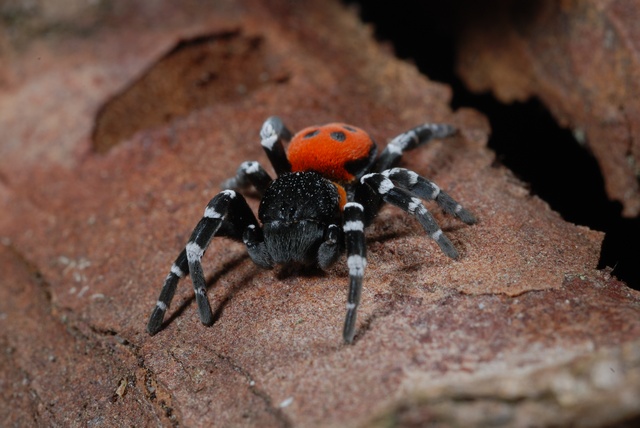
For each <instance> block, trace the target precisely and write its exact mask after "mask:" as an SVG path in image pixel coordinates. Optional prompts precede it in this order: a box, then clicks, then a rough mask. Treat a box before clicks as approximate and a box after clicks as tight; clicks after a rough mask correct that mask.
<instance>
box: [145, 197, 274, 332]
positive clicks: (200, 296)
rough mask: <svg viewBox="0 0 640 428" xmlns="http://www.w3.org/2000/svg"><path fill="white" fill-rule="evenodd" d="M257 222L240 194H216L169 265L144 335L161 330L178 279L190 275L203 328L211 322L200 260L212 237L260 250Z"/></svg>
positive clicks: (211, 315)
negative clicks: (223, 237)
mask: <svg viewBox="0 0 640 428" xmlns="http://www.w3.org/2000/svg"><path fill="white" fill-rule="evenodd" d="M255 228H258V221H257V219H256V217H255V215H254V214H253V212H252V211H251V208H249V205H247V201H246V200H245V199H244V197H243V196H242V195H240V194H239V193H236V192H234V191H233V190H225V191H222V192H220V193H219V194H217V195H216V196H215V197H214V198H213V199H211V201H210V202H209V204H207V207H206V209H205V211H204V216H203V217H202V219H201V220H200V221H199V222H198V224H197V225H196V227H195V229H194V230H193V232H192V233H191V237H190V238H189V241H188V242H187V245H186V246H185V248H184V249H183V250H182V251H181V252H180V255H179V256H178V258H177V259H176V261H175V262H174V263H173V265H172V266H171V270H170V272H169V274H168V275H167V277H166V279H165V281H164V285H163V286H162V291H161V292H160V297H159V298H158V301H157V303H156V306H155V308H154V309H153V312H152V313H151V316H150V317H149V322H148V323H147V332H148V333H149V334H151V335H154V334H156V333H157V332H158V331H160V330H161V328H162V321H163V319H164V315H165V313H166V312H167V310H168V309H169V306H170V305H171V300H172V299H173V296H174V294H175V292H176V286H177V285H178V282H179V281H180V278H182V277H183V276H185V275H186V274H187V273H189V274H190V276H191V280H192V282H193V288H194V292H195V296H196V302H197V305H198V313H199V315H200V321H201V322H202V323H203V324H205V325H211V324H212V323H213V314H212V313H211V306H210V304H209V300H208V299H207V295H206V282H205V277H204V273H203V270H202V264H201V259H202V256H203V255H204V252H205V251H206V249H207V247H208V246H209V243H210V242H211V240H212V239H213V237H214V236H226V237H229V238H232V239H234V240H237V241H244V242H245V244H246V245H247V248H249V247H250V246H252V247H254V248H258V249H259V248H260V247H261V243H259V242H255V240H257V239H260V237H261V234H256V232H255V231H254V230H255Z"/></svg>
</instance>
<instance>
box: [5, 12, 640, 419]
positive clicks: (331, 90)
mask: <svg viewBox="0 0 640 428" xmlns="http://www.w3.org/2000/svg"><path fill="white" fill-rule="evenodd" d="M107 6H108V7H107ZM95 7H96V8H97V9H88V11H87V10H85V9H81V10H80V11H78V12H77V13H78V14H79V16H76V17H71V18H56V19H62V24H60V23H59V22H58V24H57V25H56V26H53V27H51V28H49V31H48V32H45V35H44V36H41V35H39V34H41V33H36V35H31V34H30V33H29V32H27V31H26V30H23V32H20V28H30V27H29V26H24V27H18V28H14V27H10V29H11V31H13V32H14V33H11V31H9V30H6V31H7V34H9V33H11V35H12V37H10V38H9V39H8V41H7V42H5V44H6V45H3V46H4V47H3V50H2V55H3V59H4V58H11V61H5V60H2V61H0V64H2V65H0V76H3V79H2V83H1V86H0V91H1V93H0V120H1V128H2V129H3V137H2V144H1V146H0V153H1V154H2V157H1V158H0V198H1V199H2V203H3V206H4V207H6V208H5V210H4V212H5V215H3V216H2V217H0V236H1V237H2V244H3V245H2V247H0V269H2V272H3V276H2V278H1V279H0V281H1V282H0V284H1V286H0V323H1V326H2V328H0V344H1V345H2V350H3V352H2V353H1V355H0V359H1V363H0V372H1V373H0V374H1V376H0V379H1V380H0V382H2V388H0V391H2V392H1V394H2V397H3V400H2V402H1V403H2V404H0V420H1V421H2V425H6V426H12V425H14V426H18V425H20V426H24V425H44V426H51V425H62V426H72V425H82V426H86V425H98V426H99V425H103V426H112V425H115V424H119V425H123V426H126V425H134V426H149V425H163V426H212V425H216V426H368V425H369V424H370V423H377V424H379V425H385V426H386V425H390V424H398V425H412V424H414V425H415V424H423V423H426V422H442V423H444V424H455V423H461V424H464V425H484V424H486V423H487V421H489V422H494V423H497V424H507V425H520V424H527V423H530V422H532V421H535V422H540V423H541V424H548V425H551V424H555V423H557V422H558V421H560V422H562V423H567V424H580V423H581V422H584V421H586V422H589V423H592V424H594V425H602V424H606V423H614V422H619V421H622V420H624V419H627V418H631V417H638V415H639V414H638V409H637V407H635V406H634V404H635V403H637V402H638V401H639V400H640V378H639V375H638V370H639V367H640V357H639V356H638V354H639V352H638V347H639V346H640V317H639V316H638V315H639V314H640V295H639V294H638V293H637V292H634V291H633V290H630V289H628V288H627V287H626V286H625V285H624V284H621V283H619V282H617V281H616V280H614V279H612V278H610V277H608V275H607V274H606V273H605V272H598V271H596V270H595V266H596V264H597V261H598V254H599V247H600V243H601V240H602V235H601V234H600V233H598V232H595V231H591V230H588V229H586V228H582V227H576V226H574V225H571V224H568V223H566V222H564V221H563V220H562V219H561V218H560V216H559V215H557V214H556V213H554V212H553V211H551V210H550V209H549V208H548V206H547V205H546V204H545V203H544V202H543V201H541V200H539V199H538V198H535V197H531V196H530V195H529V194H528V192H527V191H526V189H525V188H524V187H523V186H522V185H521V183H519V182H518V181H517V180H516V179H514V178H513V177H512V176H511V175H510V174H509V171H507V170H505V169H504V168H501V167H498V166H495V165H494V159H493V154H492V153H491V152H490V151H488V150H487V149H486V140H487V136H488V133H489V129H488V126H487V123H486V120H485V119H484V118H483V117H482V116H480V115H479V114H477V113H476V112H474V111H471V110H465V109H463V110H460V111H457V112H451V111H450V110H449V108H448V107H447V103H448V100H449V98H450V93H449V89H448V88H447V87H444V86H443V85H439V84H434V83H431V82H429V81H427V80H426V79H425V78H424V77H423V76H420V75H419V73H418V72H417V71H416V70H415V68H414V67H412V66H410V65H408V64H404V63H401V62H399V61H397V60H395V59H394V58H393V57H392V56H391V55H389V54H388V53H386V52H385V51H384V50H381V49H380V48H379V47H378V46H376V45H375V43H374V42H373V41H372V39H371V37H370V32H369V31H368V30H367V29H366V28H365V27H363V26H362V25H361V24H359V23H358V21H357V19H356V17H355V15H354V14H352V13H350V12H348V11H347V10H345V9H343V8H342V7H341V6H340V5H338V4H336V3H333V2H324V1H322V2H321V1H315V2H305V3H304V4H298V3H295V4H291V3H289V2H284V1H283V2H270V5H269V7H268V8H267V7H265V6H264V5H263V3H262V2H258V1H255V2H253V1H250V0H245V1H240V2H231V1H229V2H219V3H218V4H217V6H216V8H215V9H211V6H207V7H206V8H205V7H204V6H203V5H201V4H200V2H192V3H191V2H183V3H181V7H180V8H179V9H176V7H175V6H172V5H171V4H168V3H164V2H154V3H153V4H152V5H151V3H147V2H141V3H140V4H133V5H132V4H131V2H124V1H123V2H104V3H99V4H98V5H97V6H95ZM86 16H88V17H90V18H91V19H89V18H86V19H84V20H83V19H80V17H86ZM33 19H36V18H33ZM41 19H45V18H41ZM65 19H66V21H65ZM30 22H34V21H30ZM45 22H47V21H46V19H45ZM71 22H73V23H74V24H75V25H80V24H77V23H83V22H85V23H86V22H89V23H88V24H85V25H86V27H82V28H81V29H82V31H80V29H77V28H76V27H72V26H71V24H70V23H71ZM160 22H161V23H162V25H160V24H159V23H160ZM65 23H66V24H65ZM154 23H156V24H155V25H152V24H154ZM33 25H35V24H33ZM38 25H45V24H42V23H40V24H38ZM87 33H88V34H89V37H87ZM221 35H223V36H221ZM185 40H186V41H187V42H185ZM194 40H195V41H197V42H196V43H194ZM251 40H254V41H255V40H259V42H257V43H255V42H250V41H251ZM247 41H249V42H247ZM194 46H195V47H196V48H202V49H201V50H200V52H199V55H200V57H201V59H200V60H199V61H195V63H196V64H195V65H194V66H196V65H200V66H202V67H203V68H202V69H201V71H202V73H199V74H198V73H191V72H188V73H186V72H185V73H182V74H181V73H179V71H180V70H183V71H192V68H191V67H190V66H189V65H190V64H193V62H194V60H195V59H197V58H198V54H196V55H195V56H194V55H193V53H194V52H193V51H184V49H183V48H188V49H191V48H193V47H194ZM97 47H99V53H98V48H97ZM211 58H215V59H216V61H213V62H208V60H210V59H211ZM226 61H230V63H226ZM230 64H232V65H233V66H232V67H231V66H230ZM231 69H232V70H233V72H234V73H236V74H235V77H226V76H221V77H219V78H218V77H216V76H217V75H219V74H220V73H223V72H226V71H225V70H231ZM256 70H258V72H257V73H256ZM157 73H159V76H160V78H158V75H157ZM163 73H166V75H167V76H171V80H172V85H173V87H172V88H168V86H172V85H168V84H167V85H166V86H164V87H163V88H162V90H158V89H157V85H158V82H160V83H162V82H163V79H162V78H161V77H162V75H163ZM255 76H257V80H255ZM245 78H246V79H248V80H243V79H245ZM149 82H152V83H153V82H155V83H153V84H149ZM180 85H183V86H182V88H183V91H180V90H178V89H176V88H179V87H180ZM203 85H204V86H208V85H213V87H212V88H207V90H208V91H210V92H208V93H209V94H211V98H212V99H209V100H205V101H203V100H202V99H201V98H199V96H200V95H201V91H203V90H204V89H203ZM216 85H220V87H217V86H216ZM229 85H233V88H234V89H235V92H234V91H232V90H230V88H229ZM150 88H151V89H150ZM153 88H156V89H153ZM191 95H192V96H191ZM159 110H161V111H162V112H164V113H165V114H164V115H159V114H158V111H159ZM272 114H278V115H280V116H281V117H283V118H285V120H286V121H287V123H288V124H289V125H290V127H291V128H292V129H299V128H301V127H303V126H307V125H310V124H313V123H323V122H326V121H330V120H342V121H345V122H351V123H353V124H354V125H357V126H360V127H362V128H364V129H367V130H369V131H370V132H371V134H372V135H373V137H374V138H375V139H376V140H377V141H379V142H380V144H381V145H383V144H384V143H385V142H386V141H387V139H388V138H390V137H392V136H394V135H395V134H397V133H398V132H401V131H403V130H405V129H407V128H409V127H411V126H413V125H415V124H417V123H421V122H423V121H440V122H451V123H454V124H455V125H457V126H458V127H459V128H460V129H461V132H460V135H459V136H458V137H456V138H453V139H450V140H448V141H446V142H445V141H438V142H434V143H433V144H431V145H429V146H428V147H425V148H423V149H421V150H419V151H416V152H414V153H412V155H411V156H409V157H408V159H407V162H405V165H406V166H408V167H410V168H412V169H415V170H416V171H418V172H419V173H421V174H423V175H425V176H428V177H430V178H432V179H433V180H434V181H436V182H437V183H439V184H440V185H441V187H442V188H444V189H446V190H447V191H449V192H450V193H451V194H452V195H454V196H455V197H456V198H457V199H459V200H460V201H461V202H463V203H464V204H465V205H466V206H468V207H469V208H470V209H471V210H473V211H474V213H475V214H476V215H477V216H478V217H479V219H480V223H479V224H477V225H475V226H472V227H469V226H465V225H462V224H460V223H459V222H457V221H455V220H452V219H450V218H448V217H446V216H444V215H443V214H442V213H440V212H439V211H438V210H437V208H434V210H433V211H434V214H435V216H436V218H437V219H438V221H439V222H440V223H441V225H442V226H443V228H444V230H445V232H446V233H447V234H448V235H449V236H450V237H451V238H452V240H453V242H454V244H455V245H456V246H457V248H458V249H459V250H460V252H461V255H462V257H461V259H460V260H459V261H452V260H450V259H448V258H446V256H444V255H442V254H441V253H440V252H439V251H438V250H437V246H436V245H435V244H434V243H433V242H432V241H430V240H429V239H428V238H427V237H425V236H424V234H423V232H422V231H421V229H420V226H419V225H418V224H416V222H415V221H413V220H412V219H411V218H408V217H407V216H405V215H404V214H402V213H401V212H399V211H398V210H396V209H393V208H385V209H384V210H383V211H382V212H381V214H380V216H379V218H378V219H377V221H376V222H375V223H374V225H372V227H371V228H370V229H369V230H368V232H367V241H368V245H369V252H368V256H369V264H368V269H367V274H366V280H365V290H364V292H363V304H362V309H361V311H360V318H359V323H358V333H357V337H356V343H355V344H354V345H353V346H344V345H343V344H342V343H341V327H342V321H343V317H344V310H345V309H344V305H345V299H346V285H347V269H346V267H345V266H344V264H345V263H344V260H343V261H342V262H341V263H338V265H336V266H335V267H334V268H333V269H331V270H330V271H329V272H327V273H326V274H318V273H305V272H288V271H286V270H276V271H275V272H269V271H263V270H261V269H259V268H257V267H256V266H254V265H253V264H252V263H251V262H250V260H249V259H248V257H247V256H246V255H245V251H244V249H243V247H242V246H241V245H239V244H230V243H228V242H226V241H224V240H214V242H213V243H212V245H211V247H210V249H209V251H208V253H207V257H206V259H205V268H206V273H207V277H208V279H209V283H210V285H211V287H210V291H209V297H210V299H211V301H212V304H213V306H214V310H215V311H216V316H217V321H216V323H215V324H214V325H213V326H212V327H209V328H207V327H203V326H202V325H201V324H200V323H199V321H198V318H197V313H196V310H195V308H194V305H193V292H192V290H191V287H190V285H189V282H188V281H184V282H183V283H181V285H180V287H179V289H178V292H177V295H176V298H175V300H174V305H173V306H172V308H171V310H170V317H169V320H168V322H167V324H166V328H165V330H163V331H162V332H161V333H159V334H158V335H157V336H154V337H153V338H150V337H149V336H148V335H147V334H146V333H145V331H144V327H145V323H146V319H147V316H148V315H149V313H150V310H151V309H152V307H153V304H154V302H155V299H156V297H157V293H158V292H159V288H160V286H161V283H162V281H163V279H164V276H165V275H166V273H167V271H168V269H169V266H170V263H171V262H172V260H173V259H174V257H175V255H176V254H177V252H178V251H179V249H180V247H181V246H182V245H184V243H185V240H186V239H187V237H188V234H189V232H190V231H191V228H192V227H193V226H194V224H195V223H196V222H197V220H198V219H199V217H200V216H201V215H202V210H203V208H204V206H205V204H206V202H207V201H208V199H209V198H210V197H211V196H213V195H214V194H215V193H216V192H217V191H218V185H219V183H220V182H221V181H222V180H223V179H225V178H227V177H228V176H229V175H231V174H233V173H234V171H235V168H236V166H237V165H238V164H239V163H240V162H241V161H243V160H246V159H259V160H261V161H262V162H266V157H265V156H264V154H263V153H261V148H260V147H259V144H258V137H257V132H258V130H259V128H260V125H261V123H262V121H263V120H264V119H265V118H266V117H267V116H269V115H272ZM109 117H111V119H107V118H109ZM114 118H115V119H114ZM120 121H126V129H127V132H125V133H122V130H121V129H118V128H119V127H118V123H119V122H120ZM131 124H133V125H135V124H139V125H140V126H133V125H131ZM123 126H124V124H123ZM101 127H103V128H101ZM98 135H102V137H99V136H98ZM114 135H116V136H117V137H116V138H111V139H109V138H106V137H104V136H114ZM92 136H93V137H95V139H93V140H92ZM100 141H103V142H104V141H107V143H105V144H101V143H100ZM98 152H101V153H98ZM252 204H253V206H254V207H255V206H257V202H255V201H253V202H252ZM549 406H550V407H549ZM546 408H551V409H552V410H553V412H552V413H551V414H544V415H541V412H542V410H541V409H546ZM585 409H586V410H585ZM488 410H490V411H488ZM587 417H588V419H587ZM487 418H489V420H488V419H487Z"/></svg>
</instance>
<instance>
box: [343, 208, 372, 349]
mask: <svg viewBox="0 0 640 428" xmlns="http://www.w3.org/2000/svg"><path fill="white" fill-rule="evenodd" d="M343 231H344V237H345V243H346V246H347V266H348V267H349V294H348V295H347V316H346V318H345V320H344V330H343V332H342V337H343V338H344V341H345V342H346V343H351V342H353V337H354V335H355V331H356V316H357V311H358V305H359V304H360V295H361V293H362V277H363V276H364V270H365V268H366V266H367V253H366V246H365V240H364V208H363V207H362V205H360V204H358V203H355V202H349V203H347V204H346V205H345V206H344V225H343Z"/></svg>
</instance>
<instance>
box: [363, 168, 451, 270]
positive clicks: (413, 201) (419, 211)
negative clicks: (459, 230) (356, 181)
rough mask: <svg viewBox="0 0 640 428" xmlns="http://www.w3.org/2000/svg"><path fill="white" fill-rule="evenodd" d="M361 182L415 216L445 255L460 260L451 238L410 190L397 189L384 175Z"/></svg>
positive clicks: (390, 202)
mask: <svg viewBox="0 0 640 428" xmlns="http://www.w3.org/2000/svg"><path fill="white" fill-rule="evenodd" d="M360 181H361V182H362V183H364V184H367V185H369V186H371V188H372V189H373V190H375V191H376V192H378V194H380V196H382V199H383V200H384V201H385V202H387V203H389V204H392V205H395V206H397V207H398V208H400V209H402V210H403V211H405V212H407V213H408V214H411V215H412V216H414V217H415V218H416V219H417V220H418V221H419V222H420V224H421V225H422V227H423V228H424V230H425V231H426V232H427V233H428V234H429V236H430V237H431V239H433V240H434V241H436V243H437V244H438V246H439V247H440V249H441V250H442V252H443V253H445V254H446V255H447V256H449V257H451V258H452V259H457V258H458V251H457V250H456V249H455V247H454V246H453V244H452V243H451V241H450V240H449V238H447V237H446V236H445V234H444V233H443V232H442V229H440V226H438V223H436V220H435V219H434V218H433V216H432V215H431V213H430V212H429V211H428V210H427V208H426V207H425V206H424V205H423V204H422V201H421V200H420V199H419V198H417V197H415V196H413V195H412V194H411V193H410V192H409V191H408V190H404V189H402V188H400V187H397V186H396V185H394V184H393V182H392V181H391V180H389V179H388V178H387V177H385V176H384V175H383V174H378V173H372V174H367V175H365V176H363V177H362V178H361V179H360Z"/></svg>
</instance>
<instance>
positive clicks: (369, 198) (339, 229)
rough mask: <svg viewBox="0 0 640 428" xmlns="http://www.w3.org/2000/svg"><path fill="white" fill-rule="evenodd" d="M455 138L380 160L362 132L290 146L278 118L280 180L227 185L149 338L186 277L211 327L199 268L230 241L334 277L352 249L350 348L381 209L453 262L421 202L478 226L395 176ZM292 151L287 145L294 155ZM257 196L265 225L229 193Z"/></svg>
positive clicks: (272, 143)
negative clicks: (371, 227) (401, 216)
mask: <svg viewBox="0 0 640 428" xmlns="http://www.w3.org/2000/svg"><path fill="white" fill-rule="evenodd" d="M455 132H456V130H455V128H454V127H453V126H450V125H445V124H429V123H427V124H423V125H420V126H417V127H415V128H413V129H411V130H409V131H407V132H405V133H403V134H400V135H398V136H397V137H395V138H394V139H393V140H391V141H390V142H389V144H388V145H387V147H386V148H385V149H384V151H383V152H382V154H381V155H380V157H376V154H377V147H376V144H375V143H374V142H373V140H372V139H371V137H369V135H368V134H367V133H365V132H364V131H363V130H361V129H359V128H356V127H354V126H351V125H346V124H342V123H331V124H328V125H324V126H313V127H309V128H306V129H303V130H302V131H300V132H298V133H297V134H296V135H294V136H293V138H292V136H291V135H292V134H291V132H290V131H289V130H288V129H287V128H286V127H285V126H284V124H283V122H282V120H281V119H279V118H278V117H270V118H269V119H267V120H266V121H265V122H264V124H263V126H262V129H261V131H260V137H261V139H262V141H261V144H262V147H263V149H264V150H265V152H266V154H267V157H268V158H269V161H270V162H271V164H272V165H273V168H274V170H275V172H276V174H277V178H276V179H275V180H273V179H272V178H271V177H270V176H269V174H268V173H267V172H266V171H265V170H264V169H263V167H262V166H261V165H260V164H259V163H258V162H255V161H248V162H243V163H242V164H241V165H240V167H239V168H238V171H237V174H236V176H235V177H233V178H230V179H228V180H226V181H225V182H224V183H223V185H222V186H223V188H225V189H227V190H223V191H222V192H220V193H218V194H217V195H216V196H215V197H214V198H213V199H211V201H210V202H209V204H208V205H207V207H206V209H205V211H204V216H203V217H202V219H201V220H200V222H199V223H198V224H197V226H196V227H195V229H194V230H193V232H192V234H191V237H190V238H189V241H188V242H187V244H186V246H185V248H184V249H183V250H182V251H181V252H180V255H179V256H178V258H177V259H176V260H175V262H174V263H173V265H172V266H171V271H170V272H169V274H168V275H167V277H166V279H165V282H164V285H163V286H162V291H161V292H160V297H159V298H158V301H157V303H156V306H155V308H154V310H153V312H152V313H151V317H150V319H149V323H148V324H147V331H148V332H149V334H151V335H153V334H155V333H157V332H158V331H160V329H161V328H162V323H163V319H164V315H165V313H166V312H167V309H168V308H169V305H170V303H171V300H172V298H173V296H174V294H175V291H176V286H177V284H178V281H179V280H180V278H182V277H183V276H185V275H186V274H187V273H189V274H190V276H191V280H192V282H193V287H194V290H195V296H196V302H197V305H198V312H199V315H200V320H201V321H202V323H203V324H205V325H211V324H212V323H213V315H212V312H211V306H210V305H209V300H208V298H207V296H206V283H205V278H204V273H203V270H202V265H201V259H202V255H203V254H204V252H205V250H206V249H207V247H208V246H209V243H210V242H211V239H212V238H213V237H218V236H224V237H227V238H231V239H233V240H236V241H240V242H243V243H244V244H245V246H246V248H247V251H248V253H249V256H250V257H251V259H252V260H253V262H254V263H255V264H257V265H258V266H261V267H263V268H272V267H274V266H275V265H280V264H288V263H298V264H302V265H317V266H319V267H320V268H321V269H327V268H328V267H329V266H331V265H332V264H333V263H334V262H335V261H336V260H337V259H338V257H339V256H340V255H341V254H342V253H343V252H344V250H345V247H346V252H347V266H348V268H349V291H348V297H347V315H346V319H345V322H344V330H343V338H344V341H345V342H346V343H351V342H352V341H353V338H354V335H355V324H356V311H357V309H358V304H359V302H360V294H361V290H362V278H363V275H364V270H365V267H366V264H367V262H366V248H365V238H364V228H365V227H366V226H367V225H368V224H370V223H371V221H372V220H373V218H374V217H375V215H376V214H377V213H378V211H379V210H380V207H381V205H382V203H383V202H387V203H390V204H392V205H395V206H397V207H399V208H400V209H402V210H404V211H405V212H407V213H408V214H411V215H412V216H414V217H415V218H416V219H417V220H418V221H419V222H420V224H421V225H422V227H423V228H424V230H425V231H426V232H427V234H428V235H429V236H430V237H431V238H432V239H433V240H435V241H436V243H437V244H438V245H439V246H440V249H441V250H442V251H443V252H444V253H445V254H446V255H447V256H449V257H451V258H453V259H455V258H457V257H458V252H457V251H456V249H455V248H454V246H453V244H452V243H451V241H450V240H449V239H448V238H447V237H446V236H445V235H444V233H443V232H442V230H441V229H440V227H439V226H438V224H437V223H436V221H435V220H434V218H433V217H432V215H431V214H430V213H429V211H427V209H426V208H425V206H424V205H423V203H422V199H424V200H435V201H436V203H437V204H438V205H439V206H440V207H441V208H442V209H443V210H444V211H445V212H446V213H448V214H452V215H454V216H456V217H458V218H459V219H460V220H462V221H463V222H464V223H466V224H473V223H475V222H476V219H475V217H474V216H473V214H471V213H470V212H469V211H468V210H466V209H465V208H463V207H462V205H460V204H459V203H458V202H456V201H455V200H454V199H453V198H452V197H451V196H449V195H448V194H447V193H446V192H444V191H443V190H441V189H440V188H439V187H438V186H437V185H436V184H435V183H433V182H431V181H429V180H427V179H426V178H423V177H421V176H420V175H418V174H416V173H415V172H413V171H410V170H407V169H403V168H396V167H395V165H396V164H397V163H398V161H399V160H400V158H401V156H402V155H403V153H404V152H405V151H407V150H413V149H415V148H416V147H419V146H421V145H423V144H425V143H426V142H428V141H429V140H431V139H434V138H445V137H449V136H451V135H453V134H454V133H455ZM285 142H289V145H288V150H287V152H285V149H284V143H285ZM250 186H253V187H254V188H255V189H256V190H257V192H258V193H259V194H260V195H261V196H262V200H261V202H260V207H259V209H258V218H257V219H256V216H255V215H254V214H253V212H252V211H251V209H250V208H249V205H247V202H246V200H245V198H244V197H243V196H242V195H241V194H240V193H237V192H236V191H234V190H231V189H246V188H248V187H250ZM258 219H259V220H260V222H258ZM260 223H261V224H262V227H261V226H260Z"/></svg>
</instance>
